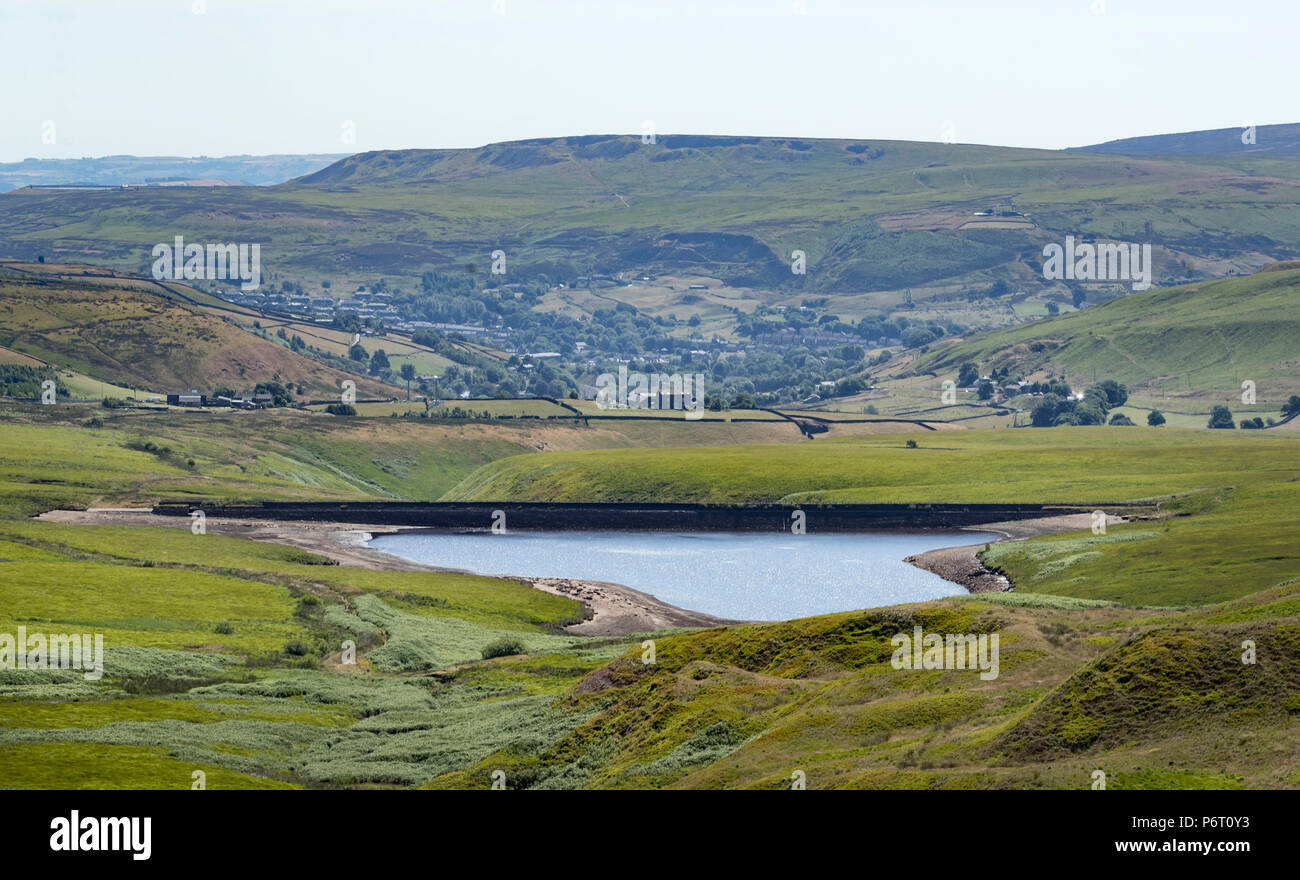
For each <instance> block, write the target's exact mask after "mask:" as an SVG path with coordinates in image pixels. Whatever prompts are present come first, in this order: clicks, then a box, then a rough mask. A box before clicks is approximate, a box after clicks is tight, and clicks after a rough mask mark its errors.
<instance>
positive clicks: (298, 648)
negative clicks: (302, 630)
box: [284, 639, 309, 657]
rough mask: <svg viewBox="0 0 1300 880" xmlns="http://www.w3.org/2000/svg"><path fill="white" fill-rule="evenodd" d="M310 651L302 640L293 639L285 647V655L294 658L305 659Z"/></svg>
mask: <svg viewBox="0 0 1300 880" xmlns="http://www.w3.org/2000/svg"><path fill="white" fill-rule="evenodd" d="M308 650H309V649H308V648H307V643H306V642H304V641H302V640H301V639H293V640H292V641H289V642H285V645H284V653H286V654H289V655H290V656H293V657H305V656H306V655H307V651H308Z"/></svg>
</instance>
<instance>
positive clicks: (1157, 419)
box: [1147, 409, 1165, 428]
mask: <svg viewBox="0 0 1300 880" xmlns="http://www.w3.org/2000/svg"><path fill="white" fill-rule="evenodd" d="M1164 423H1165V414H1164V413H1162V412H1161V411H1160V410H1158V409H1153V410H1151V412H1149V413H1147V424H1148V425H1150V426H1151V427H1153V428H1158V427H1160V426H1161V425H1163V424H1164Z"/></svg>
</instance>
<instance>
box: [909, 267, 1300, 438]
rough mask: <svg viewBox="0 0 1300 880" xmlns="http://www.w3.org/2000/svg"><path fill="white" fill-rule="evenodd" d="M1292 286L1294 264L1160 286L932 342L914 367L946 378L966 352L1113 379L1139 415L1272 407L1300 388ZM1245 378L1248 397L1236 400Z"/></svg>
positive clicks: (1298, 287) (983, 366) (1031, 370)
mask: <svg viewBox="0 0 1300 880" xmlns="http://www.w3.org/2000/svg"><path fill="white" fill-rule="evenodd" d="M1298 294H1300V271H1297V270H1290V271H1277V272H1259V273H1257V274H1255V275H1251V276H1248V277H1245V278H1229V279H1224V280H1221V281H1209V282H1202V283H1198V284H1193V285H1184V286H1180V287H1169V288H1160V289H1156V290H1150V291H1146V292H1142V293H1135V294H1131V295H1129V296H1126V297H1124V298H1122V299H1118V300H1114V301H1111V302H1108V303H1104V304H1102V305H1099V306H1096V307H1095V308H1088V309H1084V310H1083V311H1080V312H1075V313H1072V314H1069V315H1062V316H1061V317H1059V318H1051V319H1048V320H1046V321H1045V322H1042V323H1035V324H1032V325H1027V326H1024V327H1017V328H1012V329H1008V330H1000V331H997V332H994V333H989V334H985V335H982V336H978V337H975V338H973V339H971V340H969V341H966V342H962V343H959V344H956V345H952V346H948V347H944V348H939V349H937V350H935V351H933V352H931V353H929V354H928V355H925V356H923V357H921V358H920V359H918V360H917V361H916V363H915V364H914V369H915V370H916V371H917V372H929V373H939V374H942V375H944V376H945V377H948V376H949V374H954V375H955V373H956V371H957V368H958V367H959V366H960V365H961V364H962V363H963V362H965V361H972V362H974V363H976V364H977V365H978V366H979V368H980V370H981V372H982V373H984V374H986V375H987V374H988V373H989V372H990V371H991V370H994V369H1001V368H1003V367H1006V368H1008V369H1009V370H1010V372H1011V373H1012V374H1015V375H1020V376H1029V375H1032V374H1035V373H1040V372H1046V373H1050V372H1055V373H1056V374H1057V375H1064V376H1066V377H1067V378H1068V380H1069V381H1070V382H1071V383H1072V386H1073V387H1075V388H1077V389H1080V390H1081V389H1082V388H1084V387H1086V386H1087V385H1089V384H1091V383H1092V382H1093V381H1095V380H1100V379H1115V380H1117V381H1119V382H1122V383H1125V384H1126V385H1127V386H1128V388H1129V394H1130V402H1131V404H1133V405H1135V406H1136V407H1138V408H1141V409H1142V410H1143V412H1142V418H1143V420H1142V422H1140V423H1141V424H1144V423H1145V411H1146V410H1149V409H1151V408H1159V409H1161V410H1165V409H1173V410H1176V411H1191V412H1193V413H1194V414H1197V415H1199V414H1200V413H1208V412H1209V410H1210V409H1211V407H1212V406H1213V405H1215V404H1226V405H1227V406H1228V407H1229V408H1230V409H1232V411H1233V412H1234V413H1238V412H1246V411H1249V412H1251V413H1252V415H1255V414H1258V415H1274V416H1276V415H1277V414H1278V410H1279V408H1280V406H1281V404H1282V403H1284V402H1285V401H1286V400H1287V399H1288V398H1289V397H1290V396H1291V395H1292V394H1294V393H1295V392H1296V389H1297V388H1300V360H1297V359H1296V356H1295V354H1296V349H1295V342H1294V340H1295V338H1296V335H1297V333H1300V307H1297V301H1298V298H1297V295H1298ZM1245 380H1250V381H1252V382H1254V383H1255V392H1256V404H1255V405H1251V406H1244V405H1243V403H1242V391H1243V389H1242V382H1243V381H1245ZM936 384H937V383H936ZM1135 421H1136V419H1135ZM1204 425H1205V421H1204V420H1201V421H1200V423H1199V424H1198V427H1204Z"/></svg>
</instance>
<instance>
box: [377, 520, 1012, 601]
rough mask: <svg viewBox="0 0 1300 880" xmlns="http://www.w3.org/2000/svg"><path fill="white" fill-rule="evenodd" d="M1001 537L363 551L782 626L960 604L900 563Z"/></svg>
mask: <svg viewBox="0 0 1300 880" xmlns="http://www.w3.org/2000/svg"><path fill="white" fill-rule="evenodd" d="M1000 537H1001V536H1000V535H996V534H992V533H988V532H976V531H959V530H935V531H917V532H903V531H893V532H861V533H826V534H804V535H792V534H786V533H773V532H714V531H710V532H661V531H549V532H548V531H507V532H505V533H503V534H492V533H491V532H470V533H465V532H458V533H451V532H417V531H412V532H402V533H399V534H394V535H383V536H380V537H377V538H375V539H373V540H372V541H370V546H371V547H374V548H375V549H377V550H382V551H384V552H386V553H392V554H394V555H395V556H401V557H403V558H405V559H409V560H411V561H412V562H419V563H422V564H424V565H433V566H438V567H440V568H453V569H461V570H465V571H472V572H478V573H480V574H490V575H516V576H520V577H557V578H576V579H582V580H593V581H606V582H609V583H615V584H622V585H624V586H627V587H632V588H633V589H636V590H640V591H642V592H643V593H649V594H651V595H653V596H655V597H657V598H658V599H660V600H661V601H664V602H667V603H669V604H670V605H676V606H678V607H679V608H687V609H690V610H692V611H702V612H704V613H706V614H712V615H715V616H717V617H725V618H730V619H734V620H787V619H789V618H794V617H808V616H811V615H814V614H827V613H830V612H834V611H852V610H856V609H860V608H875V607H878V606H882V605H897V604H899V603H903V602H922V601H925V600H928V599H938V598H942V597H944V596H953V595H960V594H965V592H966V589H965V588H964V587H962V586H961V585H960V584H954V583H952V582H951V581H946V580H944V579H943V578H941V577H939V576H938V575H935V574H931V573H930V572H928V571H922V570H921V569H919V568H916V567H914V566H912V565H909V564H908V563H906V562H904V561H903V559H904V557H907V556H911V555H913V554H916V553H922V552H924V551H926V550H934V549H936V548H939V547H956V546H961V545H963V544H975V543H980V542H987V541H996V540H998V539H999V538H1000Z"/></svg>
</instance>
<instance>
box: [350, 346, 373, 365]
mask: <svg viewBox="0 0 1300 880" xmlns="http://www.w3.org/2000/svg"><path fill="white" fill-rule="evenodd" d="M348 357H349V358H351V359H352V360H354V361H357V362H358V363H365V362H366V361H367V360H369V359H370V353H369V352H367V351H366V350H365V349H364V348H362V347H361V343H360V342H358V343H357V344H356V345H354V346H352V347H351V348H349V349H348Z"/></svg>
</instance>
